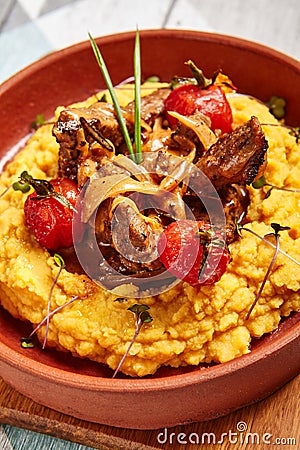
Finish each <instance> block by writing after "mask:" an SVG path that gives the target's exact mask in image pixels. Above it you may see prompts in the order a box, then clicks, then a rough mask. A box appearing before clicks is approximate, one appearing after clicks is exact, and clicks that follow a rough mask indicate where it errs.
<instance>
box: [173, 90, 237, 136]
mask: <svg viewBox="0 0 300 450" xmlns="http://www.w3.org/2000/svg"><path fill="white" fill-rule="evenodd" d="M165 109H166V116H167V119H168V122H169V124H170V126H171V128H175V127H176V125H177V122H178V120H177V119H175V118H174V117H172V116H170V115H169V114H168V111H175V112H177V113H179V114H182V115H183V116H190V115H192V114H193V113H194V112H195V111H196V110H197V111H199V112H201V113H202V114H204V115H205V116H207V117H208V118H209V119H210V121H211V128H212V130H216V129H219V130H221V131H222V133H228V132H230V131H231V130H232V111H231V108H230V105H229V103H228V100H227V98H226V95H225V94H224V92H223V91H222V89H221V88H220V86H215V85H210V86H209V87H207V88H200V87H199V86H196V85H194V84H187V85H186V84H185V85H182V86H179V87H178V88H176V89H174V90H173V91H172V92H171V93H170V94H169V96H168V97H167V98H166V100H165Z"/></svg>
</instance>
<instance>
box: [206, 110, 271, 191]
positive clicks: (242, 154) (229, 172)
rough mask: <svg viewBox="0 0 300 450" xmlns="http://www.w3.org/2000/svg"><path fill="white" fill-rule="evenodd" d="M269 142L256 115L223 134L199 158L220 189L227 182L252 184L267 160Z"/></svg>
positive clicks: (208, 175) (209, 176) (210, 177)
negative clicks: (265, 159)
mask: <svg viewBox="0 0 300 450" xmlns="http://www.w3.org/2000/svg"><path fill="white" fill-rule="evenodd" d="M267 149H268V143H267V141H266V139H265V137H264V133H263V131H262V129H261V126H260V123H259V121H258V119H257V118H256V117H251V119H250V120H249V121H248V122H246V123H244V124H243V125H241V126H240V127H238V128H237V129H236V130H234V131H232V132H231V133H228V134H224V135H223V136H221V137H220V138H219V139H218V141H217V142H216V143H215V144H214V145H212V146H211V147H210V148H209V149H208V151H207V152H205V153H204V154H203V156H202V157H201V158H200V159H199V161H198V162H197V167H198V168H199V169H200V170H202V172H203V173H204V174H205V175H206V176H207V177H208V178H209V179H210V180H211V182H212V183H213V185H214V186H215V188H216V189H217V190H220V189H222V188H223V187H224V186H226V185H228V184H248V185H249V184H251V183H252V181H253V180H254V179H255V177H256V176H257V174H258V171H259V168H260V166H261V165H262V164H263V163H264V158H265V153H266V151H267Z"/></svg>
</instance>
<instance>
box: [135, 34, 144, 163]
mask: <svg viewBox="0 0 300 450" xmlns="http://www.w3.org/2000/svg"><path fill="white" fill-rule="evenodd" d="M134 143H135V153H136V155H135V161H136V163H137V164H140V163H141V162H142V142H141V55H140V36H139V32H138V30H137V31H136V35H135V46H134Z"/></svg>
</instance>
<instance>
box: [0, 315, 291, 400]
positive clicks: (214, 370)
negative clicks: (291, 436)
mask: <svg viewBox="0 0 300 450" xmlns="http://www.w3.org/2000/svg"><path fill="white" fill-rule="evenodd" d="M287 320H290V321H292V322H294V323H292V324H291V326H290V327H289V328H288V329H287V330H285V331H284V334H283V335H281V334H280V330H279V331H278V329H277V330H275V331H274V332H273V333H271V334H269V335H268V336H269V337H271V339H270V341H271V342H268V344H267V346H264V345H262V346H259V347H258V348H256V349H254V350H252V351H250V352H249V353H247V354H245V355H242V356H239V357H237V358H235V359H233V360H231V361H228V362H225V363H219V364H216V365H213V366H209V367H205V368H200V369H199V368H198V370H197V366H195V370H193V371H191V372H188V373H181V374H175V375H174V374H172V375H171V376H166V377H161V378H160V377H158V378H145V377H140V378H138V377H133V378H125V379H123V378H109V377H102V376H99V377H98V376H95V375H86V374H81V373H77V372H73V371H68V370H65V369H60V368H58V367H53V366H51V365H48V364H45V363H43V362H39V361H36V360H34V359H31V358H30V357H29V356H26V355H24V354H22V353H20V352H18V351H16V350H14V349H11V348H10V347H9V346H7V345H6V344H4V343H2V342H1V341H0V356H1V359H2V361H4V362H6V363H8V364H9V365H10V366H13V367H15V368H17V369H20V368H21V369H22V372H27V373H30V374H31V375H37V376H38V377H39V378H42V379H44V380H46V381H49V382H51V383H53V380H55V382H59V383H60V384H62V385H65V386H68V387H72V388H78V386H80V389H88V390H89V391H94V392H112V391H113V392H115V393H116V392H124V391H125V392H126V391H128V392H131V393H132V392H137V393H139V392H145V391H146V392H153V391H157V390H158V389H159V390H161V391H163V390H173V389H176V390H177V389H180V388H184V387H187V386H191V385H194V384H196V383H197V384H199V383H204V382H207V381H209V380H214V379H217V378H221V377H224V375H229V374H232V373H234V372H238V371H239V370H241V369H245V368H246V367H248V366H250V365H253V364H255V363H258V362H259V361H261V360H262V359H264V358H266V357H267V356H268V355H272V354H276V353H278V352H280V351H281V350H282V349H284V347H286V346H288V345H289V344H290V343H292V342H293V341H295V340H296V339H300V312H298V313H295V315H294V316H291V317H288V318H287ZM50 351H58V350H55V349H50ZM78 361H80V359H78ZM49 368H50V371H49ZM45 369H46V370H45ZM175 370H176V369H175ZM154 376H155V375H154Z"/></svg>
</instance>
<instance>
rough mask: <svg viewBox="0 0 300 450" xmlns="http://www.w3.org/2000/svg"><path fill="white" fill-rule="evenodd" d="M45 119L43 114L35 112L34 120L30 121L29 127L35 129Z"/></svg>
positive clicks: (43, 122) (42, 123) (43, 123)
mask: <svg viewBox="0 0 300 450" xmlns="http://www.w3.org/2000/svg"><path fill="white" fill-rule="evenodd" d="M45 123H46V120H45V117H44V115H43V114H37V116H36V118H35V120H34V121H33V122H31V124H30V127H31V128H33V129H34V130H37V129H38V128H39V127H41V126H42V125H45Z"/></svg>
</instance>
